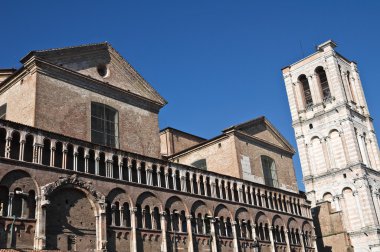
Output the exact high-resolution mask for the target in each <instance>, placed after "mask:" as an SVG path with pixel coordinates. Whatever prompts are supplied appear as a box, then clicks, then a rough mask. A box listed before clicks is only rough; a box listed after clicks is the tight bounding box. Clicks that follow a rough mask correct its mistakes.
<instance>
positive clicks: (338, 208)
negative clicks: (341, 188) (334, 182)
mask: <svg viewBox="0 0 380 252" xmlns="http://www.w3.org/2000/svg"><path fill="white" fill-rule="evenodd" d="M333 201H334V203H335V210H336V211H340V202H339V201H340V196H339V195H335V196H334V197H333Z"/></svg>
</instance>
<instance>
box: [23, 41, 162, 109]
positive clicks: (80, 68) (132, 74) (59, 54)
mask: <svg viewBox="0 0 380 252" xmlns="http://www.w3.org/2000/svg"><path fill="white" fill-rule="evenodd" d="M31 55H34V56H36V57H37V58H39V59H42V60H45V61H47V62H49V63H52V64H54V65H57V66H59V67H62V68H65V69H69V70H71V71H75V72H77V73H80V74H82V75H85V76H87V77H91V78H93V79H95V80H98V81H101V82H104V83H105V84H107V85H112V86H115V87H117V88H120V89H122V90H125V91H127V92H131V93H133V94H136V95H138V96H141V97H144V98H146V99H149V100H152V101H154V102H156V103H158V104H161V105H162V106H163V105H165V104H166V103H167V102H166V101H165V99H164V98H162V97H161V96H160V95H159V94H158V93H157V91H156V90H155V89H154V88H153V87H152V86H151V85H150V84H149V83H148V82H147V81H145V80H144V78H143V77H142V76H141V75H140V74H139V73H138V72H137V71H136V70H135V69H134V68H133V67H132V66H131V65H130V64H129V63H128V62H127V61H126V60H125V59H124V58H123V57H122V56H121V55H120V54H119V53H118V52H117V51H116V50H115V49H113V48H112V46H111V45H110V44H109V43H106V42H105V43H99V44H91V45H83V46H76V47H67V48H60V49H51V50H44V51H33V52H31V53H30V54H28V55H27V56H26V57H25V58H24V59H23V60H22V62H23V61H26V60H27V59H28V57H30V56H31Z"/></svg>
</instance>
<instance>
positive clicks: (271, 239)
mask: <svg viewBox="0 0 380 252" xmlns="http://www.w3.org/2000/svg"><path fill="white" fill-rule="evenodd" d="M269 239H270V244H271V247H272V252H276V247H275V246H274V238H273V226H270V227H269Z"/></svg>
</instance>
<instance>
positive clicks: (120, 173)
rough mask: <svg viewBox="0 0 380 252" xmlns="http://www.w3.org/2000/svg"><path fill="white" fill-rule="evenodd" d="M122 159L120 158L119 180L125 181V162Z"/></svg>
mask: <svg viewBox="0 0 380 252" xmlns="http://www.w3.org/2000/svg"><path fill="white" fill-rule="evenodd" d="M122 160H123V159H122V157H120V156H119V179H120V180H123V161H122Z"/></svg>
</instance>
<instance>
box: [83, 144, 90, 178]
mask: <svg viewBox="0 0 380 252" xmlns="http://www.w3.org/2000/svg"><path fill="white" fill-rule="evenodd" d="M89 158H90V153H89V150H88V149H87V148H86V149H85V151H84V172H85V173H88V159H89Z"/></svg>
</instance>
